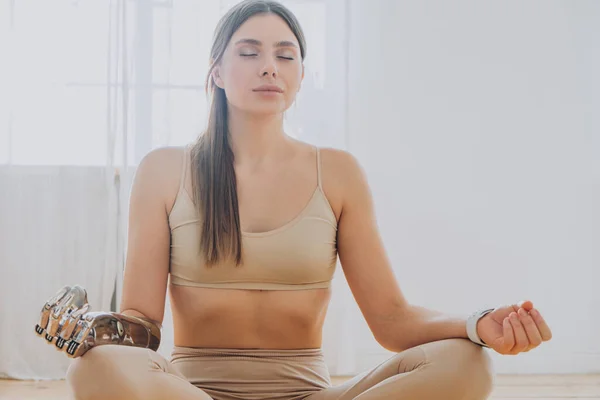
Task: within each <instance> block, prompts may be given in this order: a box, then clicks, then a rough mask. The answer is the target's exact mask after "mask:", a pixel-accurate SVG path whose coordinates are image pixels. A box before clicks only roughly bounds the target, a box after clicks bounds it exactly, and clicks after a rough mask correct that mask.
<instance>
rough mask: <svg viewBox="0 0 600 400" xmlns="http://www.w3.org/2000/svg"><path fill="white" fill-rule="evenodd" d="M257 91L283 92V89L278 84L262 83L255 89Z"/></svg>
mask: <svg viewBox="0 0 600 400" xmlns="http://www.w3.org/2000/svg"><path fill="white" fill-rule="evenodd" d="M253 90H254V91H255V92H276V93H283V89H282V88H280V87H279V86H277V85H261V86H259V87H257V88H255V89H253Z"/></svg>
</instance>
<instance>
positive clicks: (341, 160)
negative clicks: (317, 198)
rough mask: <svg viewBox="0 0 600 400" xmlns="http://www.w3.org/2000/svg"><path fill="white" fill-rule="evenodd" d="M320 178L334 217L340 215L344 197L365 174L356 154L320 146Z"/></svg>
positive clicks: (359, 182)
mask: <svg viewBox="0 0 600 400" xmlns="http://www.w3.org/2000/svg"><path fill="white" fill-rule="evenodd" d="M320 153H321V178H322V182H323V190H324V191H325V194H326V195H327V197H328V199H329V202H330V203H331V207H332V208H333V210H334V212H335V214H336V217H338V219H339V216H340V215H341V211H342V207H343V205H344V202H345V199H346V198H348V196H351V195H352V191H353V190H355V189H354V188H356V187H357V186H361V183H364V181H365V174H364V170H363V168H362V166H361V165H360V163H359V161H358V159H357V158H356V156H354V155H353V154H352V153H350V152H349V151H346V150H342V149H336V148H332V147H321V148H320Z"/></svg>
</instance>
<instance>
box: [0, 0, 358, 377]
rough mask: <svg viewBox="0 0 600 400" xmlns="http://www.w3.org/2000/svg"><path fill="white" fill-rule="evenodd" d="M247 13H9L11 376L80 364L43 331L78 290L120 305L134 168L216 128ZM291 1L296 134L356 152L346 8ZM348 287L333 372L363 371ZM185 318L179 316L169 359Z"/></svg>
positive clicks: (93, 7) (10, 6)
mask: <svg viewBox="0 0 600 400" xmlns="http://www.w3.org/2000/svg"><path fill="white" fill-rule="evenodd" d="M236 2H237V1H226V0H221V1H219V0H214V1H201V2H200V1H195V0H171V1H168V0H164V1H160V0H154V1H126V0H110V1H109V0H107V1H102V2H95V1H83V0H82V1H75V0H61V1H58V0H57V1H53V2H15V1H11V0H0V51H1V53H0V54H2V62H0V188H1V192H0V193H1V196H0V235H1V240H0V266H1V267H2V276H3V279H0V304H1V305H2V306H1V307H2V309H1V316H2V318H1V319H0V337H2V339H3V340H2V341H0V376H7V377H13V378H23V379H31V378H60V377H63V376H64V373H65V371H66V368H67V366H68V363H69V360H68V359H67V357H65V355H64V354H61V353H59V352H57V351H55V350H54V348H53V346H49V345H47V344H45V343H44V342H43V340H42V339H40V338H37V337H36V336H35V334H34V330H33V327H34V325H35V322H36V320H37V318H38V315H39V310H40V309H41V307H42V306H43V304H44V301H45V300H46V299H47V298H49V297H50V296H51V295H52V294H54V293H55V292H56V291H57V290H58V289H59V288H61V287H62V286H63V285H67V284H71V285H72V284H80V285H82V286H84V287H85V288H86V289H87V291H88V295H89V301H90V304H91V305H92V307H93V309H95V310H110V309H112V310H115V309H116V307H118V304H119V300H120V291H121V278H122V271H123V264H124V255H125V254H126V251H127V249H126V248H125V245H126V237H127V223H126V222H127V211H128V201H129V191H130V187H131V181H132V177H133V175H134V173H135V168H136V166H137V164H138V163H139V161H140V159H141V158H142V157H143V156H144V155H145V154H146V153H148V151H150V150H151V149H153V148H156V147H160V146H171V145H173V146H177V145H183V144H186V143H188V142H190V141H191V140H193V139H194V138H195V137H196V136H197V135H198V133H199V132H200V130H201V129H202V128H203V127H204V123H205V118H206V111H207V104H206V99H205V93H204V87H203V81H204V78H205V75H206V71H207V65H208V55H209V48H210V43H211V39H212V34H213V30H214V27H215V26H216V23H217V21H218V19H219V17H220V16H221V15H222V14H223V13H224V12H225V11H226V10H227V9H228V8H229V7H230V6H231V5H233V4H234V3H236ZM283 3H284V4H286V5H287V6H288V7H289V8H290V9H292V11H294V12H295V13H296V15H297V16H298V18H299V20H300V23H301V24H302V26H303V28H304V30H305V33H306V36H307V41H308V57H307V59H306V62H305V65H306V75H305V80H304V82H303V86H302V90H301V92H300V94H299V96H298V99H297V101H296V104H294V105H293V106H292V108H291V109H290V111H289V112H288V113H287V115H286V130H287V132H288V133H289V134H291V135H293V136H295V137H298V138H300V139H302V140H305V141H308V142H311V143H314V144H317V145H320V146H331V147H337V148H344V147H345V132H346V109H347V104H346V100H345V99H346V91H347V82H346V80H347V34H346V21H347V15H346V12H347V10H346V2H345V1H344V0H288V1H283ZM323 110H327V111H326V112H323ZM334 285H335V286H334V296H333V299H332V303H331V307H330V312H329V317H328V320H327V322H326V326H325V337H324V350H325V353H326V357H327V359H328V363H329V365H330V368H331V371H332V373H334V374H335V373H338V372H339V373H352V372H354V371H352V365H353V362H352V357H353V355H352V354H349V353H348V352H347V351H341V350H340V349H342V348H343V347H342V346H345V347H346V348H348V347H351V343H350V344H349V343H346V342H345V341H344V340H339V338H338V337H337V336H336V335H337V333H339V330H340V329H344V330H346V331H348V330H351V327H350V326H349V323H351V321H352V318H345V317H344V316H345V315H347V314H346V313H348V312H350V311H348V304H350V303H353V299H352V298H351V295H350V293H349V291H348V289H347V287H346V284H345V281H344V278H343V276H342V275H341V274H340V270H339V268H338V275H337V277H336V279H335V280H334ZM353 315H354V316H355V317H356V313H353ZM170 321H171V317H170V311H169V309H168V307H167V311H166V313H165V328H164V329H165V332H164V340H163V343H162V345H161V348H160V349H159V351H160V352H161V353H162V354H165V355H167V356H168V354H169V352H170V349H171V347H172V345H173V341H172V328H171V326H170ZM347 340H350V339H346V341H347ZM342 365H343V367H341V366H342Z"/></svg>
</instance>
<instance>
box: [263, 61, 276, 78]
mask: <svg viewBox="0 0 600 400" xmlns="http://www.w3.org/2000/svg"><path fill="white" fill-rule="evenodd" d="M260 76H261V77H264V76H269V77H271V78H277V65H276V64H275V61H274V60H273V59H272V58H271V57H269V58H268V59H267V60H266V62H265V64H264V65H263V67H262V68H261V69H260Z"/></svg>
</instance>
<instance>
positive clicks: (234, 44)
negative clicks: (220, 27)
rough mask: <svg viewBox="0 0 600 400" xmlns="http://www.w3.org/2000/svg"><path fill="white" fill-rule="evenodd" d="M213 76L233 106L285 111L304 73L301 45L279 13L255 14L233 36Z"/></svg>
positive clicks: (269, 112) (274, 112)
mask: <svg viewBox="0 0 600 400" xmlns="http://www.w3.org/2000/svg"><path fill="white" fill-rule="evenodd" d="M212 76H213V79H214V80H215V83H216V84H217V86H219V87H220V88H222V89H224V90H225V94H226V95H227V100H228V103H229V104H230V105H231V106H233V107H236V108H238V109H240V110H243V111H247V112H253V113H260V114H276V113H283V112H284V111H285V110H287V109H288V108H289V107H290V106H291V105H292V103H293V102H294V100H295V98H296V93H297V92H298V90H299V89H300V84H301V82H302V78H303V77H304V66H303V64H302V58H301V56H300V45H299V43H298V40H297V39H296V36H295V35H294V34H293V32H292V31H291V29H290V28H289V26H288V25H287V24H286V23H285V21H284V20H283V19H281V18H280V17H279V16H277V15H274V14H262V15H255V16H253V17H251V18H249V19H248V20H247V21H246V22H244V23H243V24H242V25H241V26H240V27H239V29H238V30H237V31H236V32H235V34H234V35H233V36H232V38H231V40H230V42H229V44H228V45H227V48H226V49H225V53H224V54H223V57H222V59H221V62H220V63H219V65H217V66H216V67H215V68H214V69H213V72H212Z"/></svg>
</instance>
